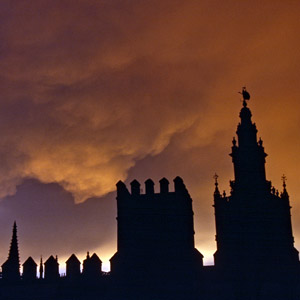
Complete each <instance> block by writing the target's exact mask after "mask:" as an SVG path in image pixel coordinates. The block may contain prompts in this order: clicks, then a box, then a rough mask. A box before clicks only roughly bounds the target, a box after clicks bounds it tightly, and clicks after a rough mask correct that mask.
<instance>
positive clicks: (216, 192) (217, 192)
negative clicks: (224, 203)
mask: <svg viewBox="0 0 300 300" xmlns="http://www.w3.org/2000/svg"><path fill="white" fill-rule="evenodd" d="M213 178H214V180H215V186H216V187H215V192H214V195H215V196H220V191H219V188H218V185H219V183H218V178H219V176H218V174H217V173H215V175H214V176H213Z"/></svg>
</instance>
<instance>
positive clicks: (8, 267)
mask: <svg viewBox="0 0 300 300" xmlns="http://www.w3.org/2000/svg"><path fill="white" fill-rule="evenodd" d="M2 278H3V279H4V280H7V281H17V280H19V279H20V258H19V248H18V238H17V224H16V222H14V226H13V234H12V239H11V244H10V249H9V254H8V259H7V261H6V262H5V263H4V264H3V265H2Z"/></svg>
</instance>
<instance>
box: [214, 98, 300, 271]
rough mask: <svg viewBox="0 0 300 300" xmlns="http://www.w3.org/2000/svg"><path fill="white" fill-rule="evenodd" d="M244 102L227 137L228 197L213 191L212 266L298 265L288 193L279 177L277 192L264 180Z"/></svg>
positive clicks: (261, 156) (259, 143) (260, 151)
mask: <svg viewBox="0 0 300 300" xmlns="http://www.w3.org/2000/svg"><path fill="white" fill-rule="evenodd" d="M251 117H252V114H251V111H250V109H249V108H248V107H247V103H246V101H244V102H243V107H242V109H241V112H240V119H241V122H240V123H239V124H238V127H237V132H236V133H237V138H238V140H237V141H236V139H235V138H233V141H232V152H231V154H230V156H231V157H232V162H233V166H234V180H233V181H230V186H231V192H230V195H229V196H226V195H225V193H224V194H223V195H221V194H220V192H219V189H218V182H217V180H216V183H215V184H216V188H215V192H214V208H215V220H216V241H217V251H216V253H215V254H214V257H215V265H216V266H217V267H221V268H222V267H224V268H225V269H226V268H227V269H228V270H229V269H230V270H244V271H245V272H248V270H250V269H253V270H254V269H256V270H258V269H259V270H260V272H261V270H269V271H270V270H274V269H278V270H279V269H281V268H283V267H285V266H286V267H288V266H289V267H290V266H298V264H299V259H298V251H297V250H296V249H295V248H294V238H293V234H292V225H291V214H290V208H291V207H290V203H289V196H288V193H287V190H286V184H285V179H284V178H283V191H282V192H281V193H279V192H278V191H276V190H275V188H274V187H272V184H271V182H270V181H268V180H266V172H265V158H266V156H267V154H266V153H265V151H264V147H263V142H262V140H261V139H259V140H257V129H256V125H255V123H253V122H252V120H251Z"/></svg>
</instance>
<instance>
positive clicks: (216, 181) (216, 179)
mask: <svg viewBox="0 0 300 300" xmlns="http://www.w3.org/2000/svg"><path fill="white" fill-rule="evenodd" d="M213 178H214V180H215V186H218V178H219V176H218V174H217V173H215V175H214V177H213Z"/></svg>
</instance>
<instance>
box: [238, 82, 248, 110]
mask: <svg viewBox="0 0 300 300" xmlns="http://www.w3.org/2000/svg"><path fill="white" fill-rule="evenodd" d="M239 94H242V95H243V105H244V106H245V107H246V106H247V102H246V100H247V101H249V100H250V94H249V93H248V92H247V90H246V87H245V86H243V90H242V91H241V92H239Z"/></svg>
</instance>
